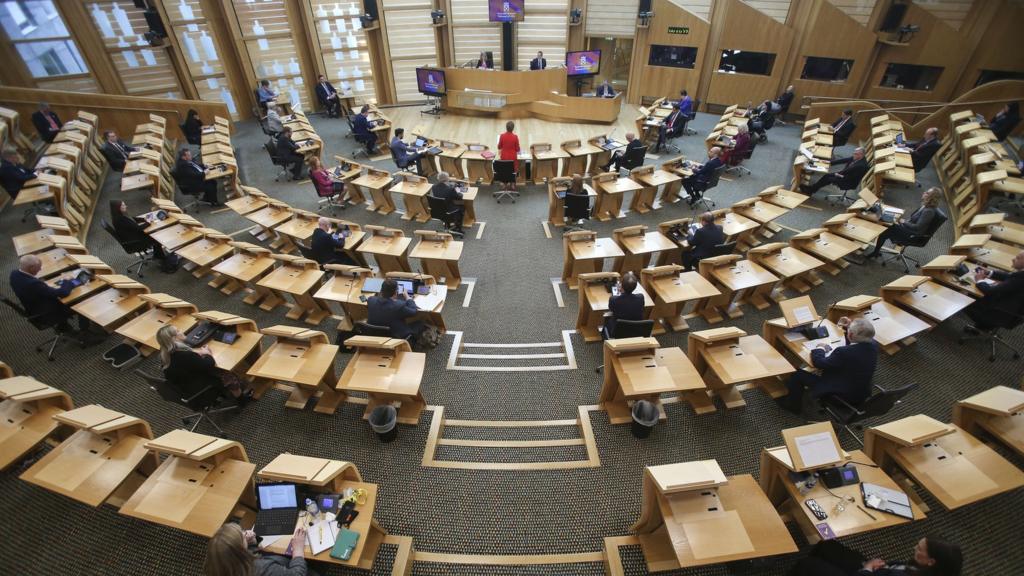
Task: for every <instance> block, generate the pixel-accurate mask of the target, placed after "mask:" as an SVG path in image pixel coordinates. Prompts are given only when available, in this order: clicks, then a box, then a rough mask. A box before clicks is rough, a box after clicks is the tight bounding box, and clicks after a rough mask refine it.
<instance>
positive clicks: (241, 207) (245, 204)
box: [224, 193, 267, 216]
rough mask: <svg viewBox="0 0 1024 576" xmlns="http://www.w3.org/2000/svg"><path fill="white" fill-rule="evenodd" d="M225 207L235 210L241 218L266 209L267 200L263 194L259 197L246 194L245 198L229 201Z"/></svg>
mask: <svg viewBox="0 0 1024 576" xmlns="http://www.w3.org/2000/svg"><path fill="white" fill-rule="evenodd" d="M224 205H225V206H227V207H228V208H231V209H232V210H234V211H235V213H237V214H238V215H239V216H245V215H246V214H249V213H251V212H256V211H257V210H260V209H262V208H265V207H266V206H267V198H266V195H264V194H263V193H260V195H259V196H256V195H253V194H246V195H245V196H239V197H238V198H235V199H234V200H228V201H227V202H225V203H224Z"/></svg>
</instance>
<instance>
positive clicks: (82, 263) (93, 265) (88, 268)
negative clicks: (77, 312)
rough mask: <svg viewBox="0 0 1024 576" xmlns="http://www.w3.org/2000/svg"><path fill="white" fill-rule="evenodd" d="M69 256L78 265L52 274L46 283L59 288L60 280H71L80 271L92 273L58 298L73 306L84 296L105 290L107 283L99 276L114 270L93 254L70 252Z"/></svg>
mask: <svg viewBox="0 0 1024 576" xmlns="http://www.w3.org/2000/svg"><path fill="white" fill-rule="evenodd" d="M70 257H71V259H72V260H74V261H75V262H76V263H77V264H78V267H77V268H72V269H71V270H68V271H67V272H64V273H63V274H61V275H59V276H53V277H51V278H50V279H48V280H46V283H47V284H48V285H50V287H52V288H59V287H60V283H61V281H62V280H65V279H66V280H71V279H73V278H75V277H76V276H78V275H79V274H81V273H82V272H89V273H91V274H93V277H92V279H90V280H89V281H88V282H86V283H85V284H82V285H81V286H76V287H74V288H72V289H71V292H70V293H69V294H68V295H67V296H65V297H63V298H61V299H60V301H61V302H63V303H64V304H65V305H67V306H73V305H75V304H77V303H78V302H81V301H82V300H85V299H86V298H89V297H91V296H94V295H96V293H97V292H99V291H101V290H105V289H106V288H107V283H106V282H104V281H102V280H100V279H99V277H100V276H103V275H107V274H113V273H114V270H113V269H112V268H111V267H110V266H107V265H106V264H105V263H104V262H103V261H102V260H100V259H99V258H97V257H95V256H89V255H87V254H71V255H70Z"/></svg>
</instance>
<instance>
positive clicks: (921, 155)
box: [906, 128, 942, 172]
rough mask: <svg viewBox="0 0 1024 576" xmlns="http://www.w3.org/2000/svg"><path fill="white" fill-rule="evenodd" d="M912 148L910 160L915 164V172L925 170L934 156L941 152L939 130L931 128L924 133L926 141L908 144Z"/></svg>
mask: <svg viewBox="0 0 1024 576" xmlns="http://www.w3.org/2000/svg"><path fill="white" fill-rule="evenodd" d="M906 146H907V148H910V159H911V160H913V162H914V172H920V171H921V170H924V167H925V166H927V165H928V163H929V162H931V161H932V156H935V153H936V152H938V151H939V148H940V147H941V146H942V142H940V141H939V129H938V128H929V129H927V130H925V131H924V139H923V140H921V141H919V142H907V144H906Z"/></svg>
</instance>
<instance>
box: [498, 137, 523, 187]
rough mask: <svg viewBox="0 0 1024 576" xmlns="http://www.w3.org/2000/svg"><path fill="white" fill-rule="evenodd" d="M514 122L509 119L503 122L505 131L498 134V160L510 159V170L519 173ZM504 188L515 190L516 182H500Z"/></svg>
mask: <svg viewBox="0 0 1024 576" xmlns="http://www.w3.org/2000/svg"><path fill="white" fill-rule="evenodd" d="M515 129H516V124H515V122H512V121H511V120H509V121H508V122H506V123H505V133H504V134H502V135H501V136H498V160H511V161H512V171H513V172H515V173H517V174H518V173H519V136H516V134H515V132H514V130H515ZM502 185H503V186H504V189H505V190H515V189H516V183H515V182H514V181H513V182H511V183H504V182H503V183H502Z"/></svg>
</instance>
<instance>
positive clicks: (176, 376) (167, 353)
mask: <svg viewBox="0 0 1024 576" xmlns="http://www.w3.org/2000/svg"><path fill="white" fill-rule="evenodd" d="M156 341H157V343H158V344H159V345H160V365H161V367H163V369H164V378H166V379H167V381H168V382H170V384H171V385H172V386H174V387H175V388H176V389H177V390H179V391H180V392H181V394H182V395H184V396H185V397H186V398H191V397H193V396H195V395H196V394H199V393H200V392H202V391H203V390H205V389H207V388H209V389H210V390H211V391H215V392H216V393H218V394H220V393H221V392H224V391H226V392H227V393H228V394H230V395H231V396H233V397H234V398H235V402H237V404H238V407H239V408H241V407H242V406H245V405H246V404H248V403H249V401H250V400H251V399H252V390H244V386H243V384H244V382H243V381H242V379H241V378H239V377H238V376H237V375H235V374H234V373H233V372H228V371H226V370H221V369H220V368H217V362H216V361H215V360H214V359H213V354H212V353H211V352H210V348H209V347H208V346H206V345H203V346H200V347H199V348H194V349H193V348H192V347H190V346H189V345H188V344H186V343H185V335H184V334H183V333H181V332H180V331H179V330H178V329H177V328H175V327H174V326H172V325H170V324H168V325H167V326H164V327H163V328H161V329H160V330H158V331H157V333H156Z"/></svg>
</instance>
